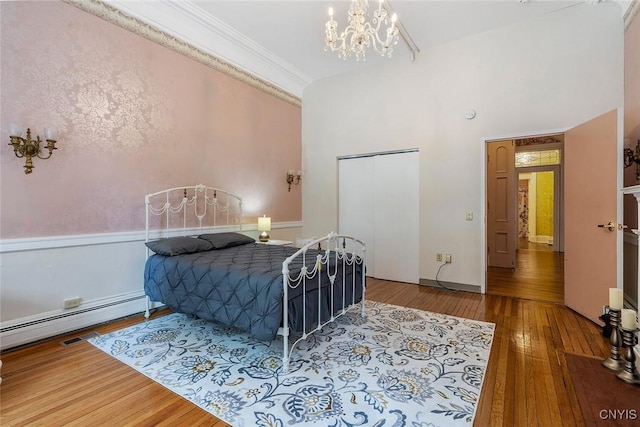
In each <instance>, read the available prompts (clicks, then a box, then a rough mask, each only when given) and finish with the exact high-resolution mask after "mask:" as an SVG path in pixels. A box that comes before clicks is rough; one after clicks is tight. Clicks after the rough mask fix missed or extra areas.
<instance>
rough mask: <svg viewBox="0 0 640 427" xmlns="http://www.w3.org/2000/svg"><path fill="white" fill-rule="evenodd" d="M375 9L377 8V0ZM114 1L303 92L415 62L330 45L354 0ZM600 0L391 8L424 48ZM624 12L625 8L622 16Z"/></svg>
mask: <svg viewBox="0 0 640 427" xmlns="http://www.w3.org/2000/svg"><path fill="white" fill-rule="evenodd" d="M616 1H617V2H622V3H624V0H621V1H618V0H616ZM370 2H371V6H370V9H373V8H374V7H376V6H377V1H376V0H370ZM109 3H110V4H112V5H114V6H115V7H117V8H119V9H121V10H123V11H124V12H126V13H128V14H130V15H132V16H134V17H137V18H139V19H141V20H143V21H145V22H147V23H150V24H151V25H153V26H155V27H157V28H159V29H161V30H163V31H165V32H167V33H169V34H171V35H173V36H175V37H177V38H180V39H182V40H184V41H186V42H188V43H190V44H192V45H194V46H196V47H198V48H200V49H203V50H205V51H207V52H208V53H210V54H212V55H214V56H217V57H219V58H221V59H223V60H225V61H227V62H229V63H231V64H233V65H235V66H237V67H239V68H241V69H244V70H246V71H248V72H250V73H252V74H254V75H256V76H258V77H260V78H261V79H264V80H266V81H268V82H270V83H272V84H274V85H276V86H278V87H280V88H282V89H284V90H285V91H287V92H289V93H291V94H293V95H295V96H297V97H302V91H303V90H304V87H305V86H306V85H308V84H309V83H312V82H313V81H315V80H318V79H321V78H324V77H328V76H333V75H336V74H340V73H344V72H347V71H351V70H354V69H356V68H361V67H368V66H372V65H374V64H376V63H379V62H380V61H411V58H412V55H411V51H410V49H409V48H408V47H407V45H406V44H405V43H404V42H403V41H402V40H400V41H399V42H398V44H397V45H396V46H395V48H394V53H393V57H392V58H386V57H380V56H379V55H377V54H376V53H375V52H373V51H371V52H369V53H368V54H367V58H366V61H360V62H358V61H356V60H355V58H353V57H352V58H349V59H348V60H346V61H345V60H342V59H339V58H338V56H337V53H334V52H330V51H325V50H324V24H325V22H326V21H327V19H328V8H329V7H333V8H334V10H335V16H334V19H335V20H336V21H337V22H338V31H341V30H342V29H344V27H345V24H346V17H347V9H348V6H349V1H347V0H322V1H317V0H288V1H287V0H282V1H275V0H252V1H245V0H226V1H225V0H181V1H171V0H154V1H131V0H111V1H109ZM599 3H600V2H599V0H586V1H585V0H528V1H527V0H498V1H488V0H475V1H473V0H472V1H465V0H447V1H443V0H441V1H437V0H390V7H391V8H392V9H393V10H394V11H395V12H396V13H397V14H398V20H399V21H400V22H401V23H402V25H403V26H404V28H405V29H406V31H407V33H408V35H409V37H410V38H411V39H412V40H413V41H414V43H415V46H417V48H418V49H419V51H420V52H419V53H417V55H418V56H419V55H421V54H425V52H427V51H428V50H429V49H430V48H432V47H434V46H436V45H439V44H443V43H447V42H449V41H452V40H456V39H459V38H461V37H465V36H468V35H470V34H474V33H479V32H484V31H490V30H492V29H495V28H498V27H502V26H507V25H517V24H518V23H519V22H523V21H525V20H530V19H535V18H536V17H538V16H541V15H544V14H548V13H553V12H555V11H558V10H561V9H565V8H568V7H602V6H603V5H601V4H599ZM621 16H622V14H621Z"/></svg>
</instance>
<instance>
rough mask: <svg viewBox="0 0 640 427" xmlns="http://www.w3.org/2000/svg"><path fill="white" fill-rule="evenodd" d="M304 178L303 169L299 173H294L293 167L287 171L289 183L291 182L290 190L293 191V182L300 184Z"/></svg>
mask: <svg viewBox="0 0 640 427" xmlns="http://www.w3.org/2000/svg"><path fill="white" fill-rule="evenodd" d="M301 180H302V171H298V174H297V175H294V174H293V169H289V170H288V171H287V184H289V191H291V184H293V185H298V184H300V181H301Z"/></svg>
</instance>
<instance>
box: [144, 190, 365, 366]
mask: <svg viewBox="0 0 640 427" xmlns="http://www.w3.org/2000/svg"><path fill="white" fill-rule="evenodd" d="M145 206H146V209H145V211H146V215H145V239H146V240H145V241H147V242H148V241H149V240H152V239H156V238H161V237H173V236H188V235H197V234H202V233H215V232H227V231H236V232H241V231H242V221H243V217H242V198H240V197H239V196H237V195H235V194H232V193H229V192H228V191H225V190H221V189H219V188H214V187H208V186H206V185H203V184H198V185H195V186H186V187H174V188H170V189H167V190H162V191H158V192H156V193H151V194H147V195H146V196H145ZM190 208H192V209H190ZM156 217H157V218H158V221H154V222H153V223H152V221H153V220H154V218H156ZM310 249H320V252H319V253H318V254H317V255H313V254H307V252H308V251H309V250H310ZM365 253H366V246H365V244H364V242H363V241H361V240H358V239H356V238H354V237H351V236H346V235H340V234H336V233H333V232H331V233H329V234H328V235H327V236H325V237H322V238H319V239H315V240H313V241H311V242H309V243H308V244H306V245H304V246H303V247H301V248H300V249H299V250H298V251H296V252H295V253H294V254H293V255H291V256H289V257H288V258H286V259H285V260H284V261H283V262H282V285H283V304H282V306H283V313H282V326H281V327H280V328H279V330H278V335H281V336H282V337H283V356H282V364H283V369H284V370H285V371H287V370H288V369H289V362H290V359H291V355H292V353H293V351H294V349H295V347H296V345H297V344H298V343H299V342H301V341H303V340H306V339H307V338H308V337H309V336H310V335H311V334H313V333H314V332H316V331H319V330H321V329H322V328H323V327H324V326H326V325H328V324H329V323H332V322H334V321H335V320H336V319H338V318H339V317H341V316H343V315H345V314H346V313H347V312H348V311H350V310H351V309H354V308H357V307H358V303H357V302H356V301H355V296H356V289H357V287H358V286H361V287H362V299H361V300H360V303H359V307H360V315H361V316H362V318H363V319H364V317H365V283H366V277H365V271H364V269H365ZM149 256H150V250H149V249H147V257H149ZM308 256H313V257H315V263H314V264H313V268H308V267H307V265H310V264H311V263H310V262H309V264H307V262H308V260H307V257H308ZM296 259H301V261H302V266H303V267H302V269H301V270H300V271H296V272H292V271H290V268H289V267H290V265H291V263H292V262H294V261H295V260H296ZM309 261H312V260H309ZM331 261H333V262H331ZM338 265H340V266H341V267H342V268H341V269H338ZM347 268H351V269H352V270H351V273H352V274H351V283H345V282H346V276H347ZM357 268H362V280H361V282H359V281H358V280H356V276H357V275H356V274H355V272H356V269H357ZM338 271H341V272H342V277H341V278H340V277H338ZM292 274H294V276H292ZM323 275H326V277H327V278H328V280H329V282H330V284H331V286H329V289H330V291H329V292H330V301H331V302H330V304H331V307H330V310H331V311H330V312H331V317H330V318H329V319H328V320H327V321H325V322H321V321H319V322H318V323H319V324H318V325H316V326H315V328H313V329H312V330H310V331H308V332H304V333H302V335H301V336H299V337H297V339H295V341H293V342H291V343H290V342H289V339H290V335H291V331H290V330H289V326H288V325H289V310H288V308H289V307H288V295H289V290H290V289H296V288H298V287H302V292H303V294H306V292H308V291H311V290H313V289H314V288H315V289H317V291H318V295H320V288H321V284H322V278H323ZM336 279H340V280H341V281H340V282H338V283H342V286H341V287H340V288H341V290H342V304H341V307H343V308H342V309H340V310H338V311H337V312H335V313H334V311H335V310H334V296H336V295H335V294H334V292H335V291H334V284H335V281H336ZM356 282H359V283H356ZM346 286H351V295H352V299H351V301H347V297H346V290H347V287H346ZM337 296H338V297H340V295H337ZM302 301H303V308H302V313H303V316H302V317H303V318H302V325H303V330H304V331H307V326H308V325H307V319H306V315H305V314H306V298H302ZM146 302H147V307H146V310H145V318H147V319H148V318H149V315H150V307H151V300H150V298H149V296H147V297H146ZM320 311H321V299H320V298H318V313H320ZM318 317H319V314H318ZM312 326H313V325H311V327H312ZM293 338H296V337H292V339H293Z"/></svg>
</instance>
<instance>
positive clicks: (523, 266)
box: [487, 240, 564, 304]
mask: <svg viewBox="0 0 640 427" xmlns="http://www.w3.org/2000/svg"><path fill="white" fill-rule="evenodd" d="M519 248H520V249H518V252H517V255H516V268H515V269H511V268H498V267H489V268H488V271H487V293H488V294H492V295H502V296H510V297H514V298H524V299H530V300H537V301H547V302H553V303H560V304H562V303H564V254H563V253H562V252H554V251H553V246H550V245H545V244H540V243H529V242H527V241H526V240H521V241H520V242H519Z"/></svg>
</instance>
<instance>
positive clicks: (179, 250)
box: [145, 237, 213, 256]
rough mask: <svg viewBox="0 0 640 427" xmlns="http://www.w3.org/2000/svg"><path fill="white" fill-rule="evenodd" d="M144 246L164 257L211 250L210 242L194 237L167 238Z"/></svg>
mask: <svg viewBox="0 0 640 427" xmlns="http://www.w3.org/2000/svg"><path fill="white" fill-rule="evenodd" d="M145 245H147V247H148V248H149V249H151V250H152V251H153V252H155V253H157V254H158V255H164V256H174V255H182V254H192V253H194V252H204V251H210V250H211V249H213V246H212V245H211V243H210V242H208V241H206V240H202V239H196V238H195V237H168V238H166V239H159V240H152V241H150V242H146V243H145Z"/></svg>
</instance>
